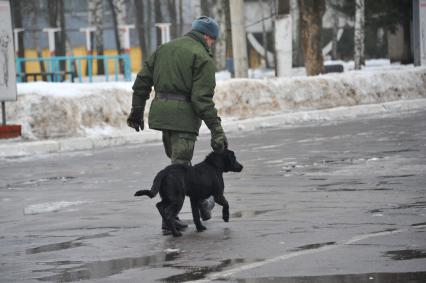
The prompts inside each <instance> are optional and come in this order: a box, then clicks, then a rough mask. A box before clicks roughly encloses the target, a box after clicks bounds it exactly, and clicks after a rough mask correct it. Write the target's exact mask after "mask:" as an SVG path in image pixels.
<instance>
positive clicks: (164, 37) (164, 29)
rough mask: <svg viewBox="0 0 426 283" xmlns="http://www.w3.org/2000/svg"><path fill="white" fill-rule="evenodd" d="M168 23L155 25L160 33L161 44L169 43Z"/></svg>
mask: <svg viewBox="0 0 426 283" xmlns="http://www.w3.org/2000/svg"><path fill="white" fill-rule="evenodd" d="M170 25H171V24H170V23H157V24H155V26H156V27H158V28H159V29H160V31H161V44H164V43H167V42H169V41H170Z"/></svg>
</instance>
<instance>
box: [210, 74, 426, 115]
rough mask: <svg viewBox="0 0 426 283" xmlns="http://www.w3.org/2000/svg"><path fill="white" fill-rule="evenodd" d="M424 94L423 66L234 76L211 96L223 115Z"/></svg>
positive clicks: (392, 99) (310, 107) (355, 103)
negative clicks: (302, 74)
mask: <svg viewBox="0 0 426 283" xmlns="http://www.w3.org/2000/svg"><path fill="white" fill-rule="evenodd" d="M422 97H426V69H425V68H412V69H409V70H398V71H386V72H368V73H367V72H348V73H344V74H328V75H323V76H316V77H293V78H279V79H264V80H253V79H234V80H229V81H224V82H221V83H219V84H218V86H217V88H216V95H215V100H216V103H217V107H218V109H219V112H220V113H221V114H222V115H225V116H239V117H243V118H244V117H252V116H257V115H263V114H270V113H272V112H277V111H295V110H308V109H309V110H311V109H324V108H332V107H338V106H353V105H359V104H370V103H382V102H388V101H394V100H399V99H414V98H422Z"/></svg>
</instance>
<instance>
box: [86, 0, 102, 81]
mask: <svg viewBox="0 0 426 283" xmlns="http://www.w3.org/2000/svg"><path fill="white" fill-rule="evenodd" d="M102 2H103V1H102V0H89V24H90V25H91V26H93V27H95V42H96V54H97V55H100V56H102V55H104V33H103V3H102ZM97 65H98V75H100V74H105V67H104V61H103V60H100V59H99V60H98V62H97Z"/></svg>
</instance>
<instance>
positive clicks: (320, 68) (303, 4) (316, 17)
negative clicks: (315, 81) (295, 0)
mask: <svg viewBox="0 0 426 283" xmlns="http://www.w3.org/2000/svg"><path fill="white" fill-rule="evenodd" d="M299 8H300V28H301V33H302V44H303V54H304V59H305V68H306V74H307V75H308V76H314V75H318V74H321V73H323V72H324V61H323V56H322V48H321V29H322V16H323V14H324V12H325V0H299Z"/></svg>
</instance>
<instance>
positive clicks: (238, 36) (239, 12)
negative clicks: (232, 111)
mask: <svg viewBox="0 0 426 283" xmlns="http://www.w3.org/2000/svg"><path fill="white" fill-rule="evenodd" d="M229 8H230V12H231V29H232V54H233V58H234V70H235V77H236V78H247V77H248V59H247V41H246V29H245V26H244V16H243V12H244V2H243V0H232V1H229Z"/></svg>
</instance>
